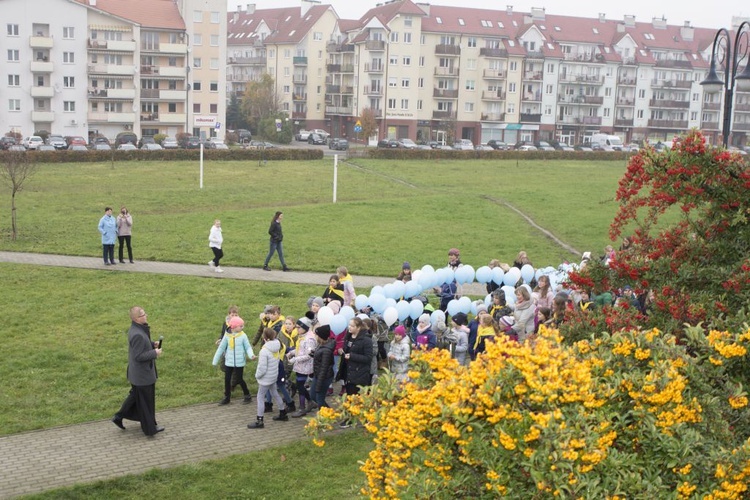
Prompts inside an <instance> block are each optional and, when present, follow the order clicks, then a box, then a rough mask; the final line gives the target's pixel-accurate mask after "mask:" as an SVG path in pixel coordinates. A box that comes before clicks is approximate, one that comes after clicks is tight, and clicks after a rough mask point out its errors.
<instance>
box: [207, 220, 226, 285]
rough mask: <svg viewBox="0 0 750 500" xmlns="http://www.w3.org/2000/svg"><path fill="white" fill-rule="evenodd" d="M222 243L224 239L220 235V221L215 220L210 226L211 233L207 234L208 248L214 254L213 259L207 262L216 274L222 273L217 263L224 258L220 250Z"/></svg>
mask: <svg viewBox="0 0 750 500" xmlns="http://www.w3.org/2000/svg"><path fill="white" fill-rule="evenodd" d="M222 243H224V237H223V236H222V235H221V221H220V220H219V219H216V220H215V221H214V225H213V226H211V232H210V233H209V234H208V246H209V247H211V251H213V253H214V258H213V260H209V261H208V265H209V266H211V267H214V268H216V272H217V273H223V272H224V270H223V269H222V268H221V267H219V261H220V260H221V258H222V257H224V251H223V250H222V249H221V244H222Z"/></svg>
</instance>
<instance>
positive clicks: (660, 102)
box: [648, 99, 690, 109]
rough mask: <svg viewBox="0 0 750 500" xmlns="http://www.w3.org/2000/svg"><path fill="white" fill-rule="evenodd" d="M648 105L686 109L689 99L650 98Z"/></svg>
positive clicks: (688, 105)
mask: <svg viewBox="0 0 750 500" xmlns="http://www.w3.org/2000/svg"><path fill="white" fill-rule="evenodd" d="M648 105H649V106H650V107H652V108H676V109H687V108H689V107H690V101H675V100H674V99H651V100H649V101H648Z"/></svg>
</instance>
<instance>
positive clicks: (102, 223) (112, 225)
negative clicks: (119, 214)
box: [99, 215, 117, 245]
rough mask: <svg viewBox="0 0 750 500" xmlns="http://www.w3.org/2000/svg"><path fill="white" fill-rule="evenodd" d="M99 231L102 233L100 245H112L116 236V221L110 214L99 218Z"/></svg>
mask: <svg viewBox="0 0 750 500" xmlns="http://www.w3.org/2000/svg"><path fill="white" fill-rule="evenodd" d="M99 232H100V233H102V245H114V244H115V239H116V238H117V223H116V222H115V218H114V217H112V216H111V215H105V216H104V217H102V218H101V219H100V220H99Z"/></svg>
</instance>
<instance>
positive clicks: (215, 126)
mask: <svg viewBox="0 0 750 500" xmlns="http://www.w3.org/2000/svg"><path fill="white" fill-rule="evenodd" d="M214 128H215V129H216V130H219V129H220V128H221V123H219V122H216V125H214Z"/></svg>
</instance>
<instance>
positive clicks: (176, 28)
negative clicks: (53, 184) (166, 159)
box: [0, 0, 226, 139]
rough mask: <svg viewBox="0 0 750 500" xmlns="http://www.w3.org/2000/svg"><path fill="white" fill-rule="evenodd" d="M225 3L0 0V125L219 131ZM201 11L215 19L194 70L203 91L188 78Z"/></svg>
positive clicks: (62, 130) (81, 130)
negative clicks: (0, 29) (0, 26)
mask: <svg viewBox="0 0 750 500" xmlns="http://www.w3.org/2000/svg"><path fill="white" fill-rule="evenodd" d="M193 3H195V5H192V4H193ZM222 4H223V2H221V1H220V0H211V2H206V1H200V2H199V1H197V0H185V1H184V2H180V4H179V5H178V3H176V2H175V1H173V0H127V1H125V0H38V1H35V2H26V1H23V0H6V1H5V2H4V4H3V6H4V7H6V9H5V10H4V12H5V16H4V21H5V22H4V24H5V33H4V34H3V35H4V36H0V50H1V51H2V52H0V54H3V55H5V56H6V58H7V59H6V60H7V62H8V64H6V65H4V69H3V72H4V73H6V75H7V76H6V77H7V80H6V81H7V85H5V86H0V99H2V100H4V101H5V102H7V109H8V112H7V113H0V131H3V133H5V132H7V131H17V132H19V133H21V134H23V135H30V134H32V133H33V132H34V131H38V130H46V131H48V132H52V133H57V134H63V135H80V136H83V137H87V138H91V137H93V136H96V135H102V136H105V137H108V138H110V139H112V138H114V137H115V136H116V135H117V133H119V132H121V131H126V130H127V131H133V132H134V133H136V134H137V135H138V136H143V135H146V136H149V135H156V134H159V133H161V134H166V135H170V136H175V135H176V134H178V133H180V132H184V131H186V130H187V131H188V132H205V133H206V134H207V135H208V134H211V135H213V134H216V131H217V129H216V123H220V121H219V117H223V116H224V114H225V102H226V92H225V74H224V71H223V68H221V69H220V66H221V65H222V61H224V60H225V59H226V52H225V49H223V47H225V46H226V44H225V39H226V7H225V4H224V5H223V6H222ZM180 7H182V8H183V10H180ZM204 9H208V10H204ZM198 11H200V12H201V16H200V17H201V23H202V21H203V17H204V13H205V19H206V23H205V24H207V25H210V27H211V29H210V30H208V31H206V33H207V34H206V36H205V39H206V40H207V46H208V50H207V51H205V52H201V54H200V56H198V57H201V58H205V61H206V62H207V63H206V70H205V71H206V72H205V73H203V72H198V74H199V75H201V76H200V78H201V79H203V78H205V80H203V81H205V82H206V85H207V87H208V89H207V91H206V92H205V93H202V92H201V90H200V89H192V88H191V87H190V82H191V80H190V78H191V74H190V69H191V68H190V65H191V63H192V62H193V61H191V59H190V56H189V54H190V52H191V51H192V48H191V45H190V41H191V35H192V34H193V33H199V32H201V30H198V29H196V28H195V25H196V24H199V23H197V22H195V20H196V19H197V18H198V17H199V16H198V15H197V14H196V12H198ZM186 12H189V16H190V17H189V19H190V21H191V22H190V23H189V26H186V23H185V21H184V18H186V17H185V16H186V14H185V13H186ZM213 21H215V22H213ZM201 60H203V59H201ZM211 72H212V73H211ZM204 75H205V76H204ZM3 80H5V78H4V79H3ZM199 81H200V80H199ZM211 89H215V90H213V91H212V90H211ZM196 104H197V106H196ZM204 110H205V114H209V113H212V112H213V115H214V118H213V120H210V119H209V120H206V122H207V124H206V125H205V126H203V124H202V123H201V124H199V126H196V121H195V116H196V115H199V116H202V115H201V114H202V113H204ZM194 111H197V112H198V113H197V114H196V113H194ZM219 130H220V129H219Z"/></svg>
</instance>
